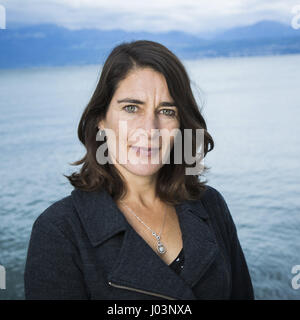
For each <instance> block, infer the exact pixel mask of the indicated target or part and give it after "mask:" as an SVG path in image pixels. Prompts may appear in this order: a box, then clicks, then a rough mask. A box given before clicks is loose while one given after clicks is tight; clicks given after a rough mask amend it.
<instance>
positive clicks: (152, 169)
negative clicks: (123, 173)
mask: <svg viewBox="0 0 300 320" xmlns="http://www.w3.org/2000/svg"><path fill="white" fill-rule="evenodd" d="M123 167H124V168H125V169H126V170H127V171H129V172H130V173H132V174H135V175H137V176H152V175H154V174H156V173H157V172H158V171H159V169H160V168H161V167H162V165H161V164H126V165H123Z"/></svg>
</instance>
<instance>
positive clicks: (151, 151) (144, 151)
mask: <svg viewBox="0 0 300 320" xmlns="http://www.w3.org/2000/svg"><path fill="white" fill-rule="evenodd" d="M131 148H132V149H134V150H136V151H137V154H138V155H142V156H151V155H153V154H155V153H156V152H158V151H159V150H160V148H145V147H139V146H131Z"/></svg>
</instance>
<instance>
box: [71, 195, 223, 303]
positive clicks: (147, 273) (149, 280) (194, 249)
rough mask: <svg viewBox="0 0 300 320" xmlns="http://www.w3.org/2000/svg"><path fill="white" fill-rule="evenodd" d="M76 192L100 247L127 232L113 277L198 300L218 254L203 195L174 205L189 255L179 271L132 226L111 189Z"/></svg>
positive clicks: (137, 286)
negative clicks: (197, 288)
mask: <svg viewBox="0 0 300 320" xmlns="http://www.w3.org/2000/svg"><path fill="white" fill-rule="evenodd" d="M71 195H72V199H73V202H74V205H75V208H76V210H77V212H78V214H79V217H80V220H81V222H82V224H83V226H84V228H85V231H86V233H87V235H88V238H89V240H90V242H91V244H92V246H94V247H96V246H98V245H100V244H101V243H102V242H103V241H105V240H107V239H108V238H110V237H112V236H113V235H114V234H117V233H119V232H120V231H126V233H125V236H124V241H123V244H122V249H121V250H120V254H119V256H118V261H117V262H116V263H115V264H114V268H113V269H112V270H111V272H110V273H109V275H108V280H109V281H111V282H112V283H114V284H117V285H121V286H126V287H129V288H134V289H137V290H144V291H147V292H152V293H153V292H154V293H157V294H160V295H162V296H167V297H170V298H173V299H183V300H195V299H196V296H195V294H194V292H193V291H192V287H193V286H194V285H195V284H196V283H197V282H198V281H199V280H200V278H201V277H202V275H203V274H204V272H205V271H206V270H207V268H208V267H209V266H210V265H211V263H212V262H213V260H214V258H215V257H216V255H217V253H218V246H217V243H216V238H215V235H214V233H213V231H212V229H211V227H210V224H209V215H208V213H207V211H206V210H205V208H204V206H203V204H202V202H201V201H200V200H197V201H184V202H182V203H181V204H179V205H176V206H175V208H176V212H177V214H178V218H179V223H180V227H181V232H182V240H183V248H184V257H185V261H184V268H183V270H182V271H181V275H180V276H179V275H177V274H176V273H175V272H174V271H173V270H172V269H171V268H170V267H169V266H168V265H167V264H166V263H165V262H164V261H163V260H162V259H161V258H160V257H159V256H158V254H157V253H155V252H154V251H153V249H152V248H151V247H150V246H149V245H148V244H147V242H146V241H145V240H144V239H142V238H141V237H140V236H139V235H138V233H137V232H136V231H135V230H134V229H133V228H132V227H131V226H130V225H129V223H128V222H127V220H126V219H125V217H124V215H123V214H122V212H121V211H120V210H119V208H118V206H117V205H116V203H115V201H114V200H113V199H112V197H111V196H110V195H109V193H108V192H106V191H105V190H103V191H98V192H97V191H94V192H85V191H81V190H79V189H74V190H73V191H72V193H71ZM150 257H152V259H150ZM149 261H151V263H149ZM133 275H134V276H133ZM162 276H163V278H162Z"/></svg>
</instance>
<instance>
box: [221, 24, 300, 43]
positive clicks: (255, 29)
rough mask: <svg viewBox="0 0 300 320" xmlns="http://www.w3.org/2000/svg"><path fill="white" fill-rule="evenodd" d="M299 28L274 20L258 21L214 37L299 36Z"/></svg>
mask: <svg viewBox="0 0 300 320" xmlns="http://www.w3.org/2000/svg"><path fill="white" fill-rule="evenodd" d="M299 34H300V30H295V29H293V28H292V27H291V26H290V25H285V24H282V23H279V22H275V21H260V22H258V23H256V24H254V25H250V26H245V27H237V28H234V29H231V30H228V31H225V32H222V33H219V34H218V35H217V36H216V37H215V39H219V40H247V39H280V38H281V39H283V38H287V37H299Z"/></svg>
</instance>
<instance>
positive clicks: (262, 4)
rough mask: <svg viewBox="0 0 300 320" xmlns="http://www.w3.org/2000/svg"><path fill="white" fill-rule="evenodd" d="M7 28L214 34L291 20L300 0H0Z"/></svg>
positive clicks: (287, 22)
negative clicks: (49, 25)
mask: <svg viewBox="0 0 300 320" xmlns="http://www.w3.org/2000/svg"><path fill="white" fill-rule="evenodd" d="M0 5H2V6H4V7H5V10H6V23H7V27H8V28H9V26H16V25H32V24H40V23H53V24H56V25H58V26H63V27H66V28H69V29H83V28H84V29H85V28H96V29H103V30H112V29H122V30H125V31H148V32H167V31H172V30H176V31H184V32H188V33H192V34H199V33H205V32H214V31H218V30H225V29H230V28H232V27H236V26H244V25H249V24H253V23H255V22H258V21H261V20H273V21H274V20H275V21H279V22H282V23H286V24H290V21H291V19H292V17H293V15H294V14H293V13H292V8H293V7H295V6H296V5H300V0H281V1H279V0H151V1H149V2H146V1H142V0H105V1H104V0H0Z"/></svg>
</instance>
